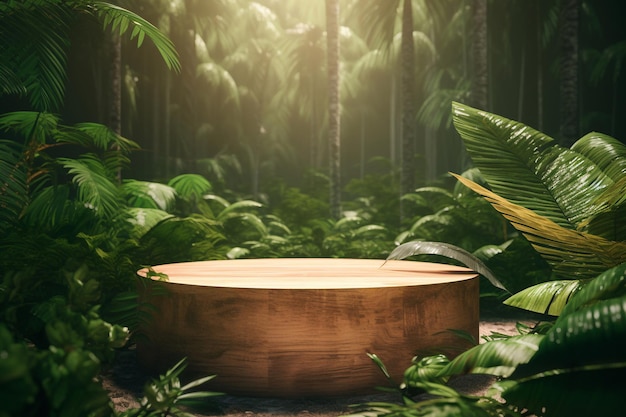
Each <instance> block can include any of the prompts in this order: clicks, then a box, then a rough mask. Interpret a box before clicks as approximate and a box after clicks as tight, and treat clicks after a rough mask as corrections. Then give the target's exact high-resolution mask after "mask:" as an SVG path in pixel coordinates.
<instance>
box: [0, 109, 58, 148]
mask: <svg viewBox="0 0 626 417" xmlns="http://www.w3.org/2000/svg"><path fill="white" fill-rule="evenodd" d="M58 125H59V118H58V117H57V116H55V115H53V114H51V113H45V112H33V111H18V112H11V113H5V114H3V115H0V130H5V131H9V132H14V133H17V134H18V135H20V136H21V137H22V138H23V139H24V141H25V142H27V143H30V142H34V143H38V144H40V145H43V144H45V143H46V141H47V139H48V138H49V137H50V136H51V135H52V134H53V133H54V132H56V131H57V129H58Z"/></svg>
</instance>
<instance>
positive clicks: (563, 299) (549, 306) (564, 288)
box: [504, 279, 584, 316]
mask: <svg viewBox="0 0 626 417" xmlns="http://www.w3.org/2000/svg"><path fill="white" fill-rule="evenodd" d="M583 284H584V281H582V280H577V279H570V280H562V281H548V282H542V283H540V284H537V285H533V286H532V287H528V288H526V289H523V290H522V291H520V292H518V293H516V294H514V295H512V296H511V297H509V298H507V299H506V300H504V304H506V305H509V306H512V307H518V308H522V309H524V310H528V311H534V312H535V313H540V314H548V315H551V316H558V315H560V314H561V312H562V311H563V308H564V307H565V305H566V304H567V303H568V302H569V300H570V299H571V297H572V296H573V295H574V294H575V293H576V292H577V291H578V290H579V289H580V288H581V286H582V285H583Z"/></svg>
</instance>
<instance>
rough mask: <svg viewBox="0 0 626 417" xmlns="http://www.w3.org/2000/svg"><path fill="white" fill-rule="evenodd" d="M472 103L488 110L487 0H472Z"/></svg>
mask: <svg viewBox="0 0 626 417" xmlns="http://www.w3.org/2000/svg"><path fill="white" fill-rule="evenodd" d="M472 23H473V31H474V33H473V35H474V36H473V39H472V56H473V65H472V66H473V73H472V79H473V82H472V98H471V101H472V105H473V106H474V107H478V108H480V109H483V110H488V105H489V102H488V87H489V74H488V68H489V66H488V63H487V57H488V55H487V0H472Z"/></svg>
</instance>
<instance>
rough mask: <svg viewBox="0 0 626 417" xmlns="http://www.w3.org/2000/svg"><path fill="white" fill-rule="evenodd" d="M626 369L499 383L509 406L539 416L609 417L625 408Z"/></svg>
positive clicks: (586, 371) (578, 372) (583, 372)
mask: <svg viewBox="0 0 626 417" xmlns="http://www.w3.org/2000/svg"><path fill="white" fill-rule="evenodd" d="M625 371H626V367H624V366H620V367H616V368H615V369H601V370H594V369H588V370H581V371H573V372H567V373H562V374H559V373H557V374H551V375H545V376H541V377H538V378H533V379H525V380H523V381H516V382H514V381H509V382H508V383H502V384H501V385H502V386H503V387H504V388H505V389H504V390H503V392H502V394H501V396H502V397H503V398H504V399H505V400H506V402H507V403H508V404H510V406H517V407H518V408H522V409H524V410H527V411H528V414H524V415H536V416H542V417H562V416H593V415H598V416H610V415H612V414H615V410H621V409H623V407H624V390H625V389H626V386H625V384H624V382H623V379H624V372H625Z"/></svg>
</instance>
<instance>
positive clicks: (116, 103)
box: [109, 31, 122, 183]
mask: <svg viewBox="0 0 626 417" xmlns="http://www.w3.org/2000/svg"><path fill="white" fill-rule="evenodd" d="M109 68H110V77H111V78H110V80H111V91H110V94H111V97H110V102H109V105H110V107H109V128H110V129H111V130H112V131H113V132H115V133H117V134H118V135H121V134H122V38H121V37H120V35H119V33H117V32H115V31H113V32H112V33H111V62H110V67H109ZM115 150H117V151H118V152H119V147H116V148H115ZM117 181H118V183H121V182H122V167H121V166H120V167H117Z"/></svg>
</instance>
